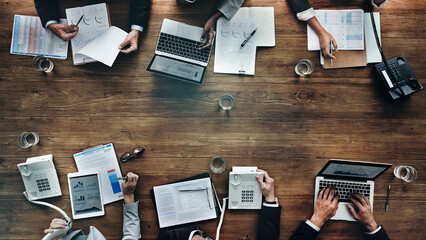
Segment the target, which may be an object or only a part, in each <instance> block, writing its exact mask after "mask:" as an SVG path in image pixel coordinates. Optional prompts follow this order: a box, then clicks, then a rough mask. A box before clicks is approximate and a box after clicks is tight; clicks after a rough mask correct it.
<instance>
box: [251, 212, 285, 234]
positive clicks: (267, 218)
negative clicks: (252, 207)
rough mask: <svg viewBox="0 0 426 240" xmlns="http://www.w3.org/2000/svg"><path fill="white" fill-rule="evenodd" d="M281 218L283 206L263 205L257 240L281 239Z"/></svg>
mask: <svg viewBox="0 0 426 240" xmlns="http://www.w3.org/2000/svg"><path fill="white" fill-rule="evenodd" d="M280 219H281V206H279V207H265V206H262V209H261V210H260V216H259V226H258V229H257V240H278V239H280Z"/></svg>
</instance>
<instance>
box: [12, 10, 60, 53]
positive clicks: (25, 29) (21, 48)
mask: <svg viewBox="0 0 426 240" xmlns="http://www.w3.org/2000/svg"><path fill="white" fill-rule="evenodd" d="M60 23H62V24H66V19H61V20H60ZM10 53H11V54H19V55H29V56H46V57H51V58H59V59H66V58H67V54H68V41H63V40H62V39H60V38H59V37H57V36H56V35H55V34H53V33H52V32H51V31H49V30H46V29H44V28H43V26H42V25H41V21H40V18H39V17H34V16H23V15H17V14H15V16H14V19H13V32H12V42H11V44H10Z"/></svg>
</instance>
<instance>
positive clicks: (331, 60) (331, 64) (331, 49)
mask: <svg viewBox="0 0 426 240" xmlns="http://www.w3.org/2000/svg"><path fill="white" fill-rule="evenodd" d="M330 54H331V55H333V42H332V41H331V40H330ZM330 66H333V59H332V58H330Z"/></svg>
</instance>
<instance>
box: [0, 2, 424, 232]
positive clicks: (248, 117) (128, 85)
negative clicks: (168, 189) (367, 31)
mask: <svg viewBox="0 0 426 240" xmlns="http://www.w3.org/2000/svg"><path fill="white" fill-rule="evenodd" d="M91 2H93V1H77V2H75V1H71V0H68V1H62V2H61V4H60V8H61V10H62V11H61V14H62V15H65V13H64V11H63V9H65V8H66V7H71V6H78V5H84V4H88V3H91ZM348 2H349V3H348ZM217 3H218V1H208V0H200V2H199V3H198V4H197V6H194V7H189V8H184V7H181V6H178V5H177V4H176V2H175V0H153V4H152V13H151V16H150V23H149V27H148V29H146V30H144V32H143V34H142V37H141V39H140V42H139V50H138V51H137V52H136V53H134V54H129V55H124V54H120V55H119V56H118V58H117V60H116V61H115V63H114V66H113V67H112V68H109V67H107V66H105V65H103V64H100V63H92V64H87V65H84V66H73V64H72V60H71V53H69V54H68V56H69V57H68V59H67V60H66V61H62V60H53V62H54V64H55V69H54V72H53V74H48V75H46V74H42V73H39V72H36V71H34V69H33V68H32V66H31V59H32V58H31V57H27V56H18V55H11V54H10V53H9V50H10V42H11V36H12V25H13V15H14V14H24V15H37V12H36V11H35V8H34V3H33V1H32V0H19V1H18V0H1V1H0V22H2V24H1V25H0V30H1V31H0V58H1V64H0V149H1V150H0V179H1V180H0V239H37V238H38V239H40V238H41V237H42V236H43V233H42V231H43V229H44V228H46V227H48V226H49V223H50V221H51V219H52V218H54V217H60V215H59V213H57V212H56V211H54V210H52V209H48V208H46V207H41V206H37V205H33V204H30V203H29V202H28V201H27V200H26V199H25V198H24V196H23V195H22V192H23V191H24V185H23V183H22V179H21V176H20V173H19V171H18V169H17V167H16V165H17V164H18V163H21V162H25V160H26V158H28V157H33V156H38V155H43V154H50V153H52V154H53V155H54V162H55V165H56V169H57V172H58V175H59V179H60V182H61V189H62V192H63V196H62V197H57V198H54V199H51V200H49V202H51V203H53V204H56V205H57V206H59V207H61V208H62V209H64V210H65V211H66V212H67V213H68V214H71V211H70V201H69V193H68V187H67V185H68V184H67V181H66V174H67V173H71V172H76V171H77V169H76V166H75V163H74V160H73V158H72V154H73V153H76V152H79V151H81V150H83V149H85V148H88V147H91V146H95V145H98V144H101V143H109V142H114V144H115V149H116V151H117V155H121V154H122V153H124V152H126V151H130V150H131V149H132V148H133V147H135V146H137V145H142V146H145V147H146V148H147V151H146V152H145V154H144V156H143V157H142V158H139V159H136V160H133V161H130V162H128V163H124V164H120V165H121V169H122V171H123V172H124V173H126V172H128V171H132V172H135V173H137V174H139V175H140V177H141V178H140V181H139V185H138V188H137V190H136V198H137V199H139V201H140V202H141V204H140V208H139V215H140V218H141V230H142V238H143V239H155V238H156V236H157V233H158V231H159V228H158V222H157V217H156V213H155V210H154V208H153V204H152V201H151V199H150V196H149V190H150V189H151V188H152V187H153V186H155V185H160V184H165V183H168V182H170V181H175V180H178V179H180V178H184V177H188V176H191V175H195V174H198V173H202V172H206V171H209V161H210V159H211V158H212V157H213V156H221V157H223V158H224V159H225V160H226V163H227V168H226V171H225V172H224V173H222V174H214V173H212V178H213V181H214V183H215V185H216V187H217V191H218V194H219V197H220V198H222V197H226V196H227V184H228V173H229V171H230V170H231V167H232V166H258V167H259V168H262V169H265V170H266V171H268V172H269V174H270V175H271V176H272V177H273V178H275V188H276V195H277V197H278V198H279V202H280V204H281V205H282V206H283V211H282V213H281V239H288V238H289V237H290V236H291V234H292V233H293V232H294V231H295V230H296V228H297V226H298V225H299V223H300V222H301V221H304V220H306V219H307V218H309V217H310V216H311V214H312V211H313V191H314V178H315V175H316V174H317V172H318V171H319V170H320V169H321V168H322V167H323V165H324V164H325V163H326V162H327V161H328V159H331V158H338V159H348V160H361V161H372V162H386V163H391V164H393V165H394V166H396V165H411V166H414V167H415V168H416V169H417V170H418V173H419V175H418V179H417V180H416V181H415V182H413V183H404V182H402V181H401V180H398V179H395V178H394V176H393V174H392V170H393V168H391V169H390V170H388V171H387V172H386V173H384V174H383V175H382V176H381V177H380V178H379V179H378V180H377V181H376V189H375V199H374V216H375V219H376V221H377V222H378V223H379V224H382V225H383V226H384V227H385V229H386V230H387V232H388V234H389V236H390V237H391V238H392V239H425V238H426V233H425V230H424V225H425V224H426V221H425V216H424V209H425V207H426V199H425V196H426V178H425V172H426V157H425V153H426V111H425V104H426V100H425V95H426V91H422V92H419V93H417V94H415V95H414V96H412V97H410V98H407V99H404V100H401V101H396V102H393V101H391V100H390V98H389V97H388V96H387V93H386V92H385V91H384V88H383V85H382V83H381V81H380V80H379V79H378V78H377V77H376V76H375V75H374V72H373V66H372V65H368V66H367V67H364V68H350V69H339V70H324V69H322V67H321V66H320V65H319V53H318V52H308V51H307V47H306V46H307V42H306V25H305V23H303V22H299V21H297V19H296V18H295V16H294V14H293V12H292V11H291V10H290V8H289V6H288V4H287V2H286V1H284V0H279V1H274V0H262V1H254V0H247V1H246V3H245V4H244V6H273V7H274V8H275V24H276V26H275V31H276V46H275V47H274V48H260V49H258V51H257V60H256V75H255V76H235V75H225V74H214V73H213V65H214V63H213V58H214V54H212V56H211V58H212V59H211V60H210V64H209V65H208V68H207V73H206V77H205V82H204V84H203V85H201V86H196V85H192V84H188V83H184V82H179V81H176V80H170V79H166V78H163V77H158V76H154V75H153V74H151V73H148V72H146V71H145V69H146V67H147V65H148V63H149V61H150V60H151V58H152V56H153V54H154V49H155V45H156V42H157V37H158V34H159V31H160V27H161V23H162V19H163V18H171V19H175V20H180V21H183V22H186V23H190V24H193V25H198V26H202V25H203V24H204V22H205V21H206V20H207V19H208V18H209V16H211V14H212V13H213V11H214V9H215V5H217ZM311 3H312V5H313V6H314V7H315V8H331V7H338V8H344V7H346V8H360V7H361V5H362V1H361V0H354V1H343V0H340V1H337V0H336V1H327V0H316V1H311ZM109 5H110V12H111V18H112V24H113V25H115V26H118V27H121V28H123V29H125V30H126V31H128V30H129V26H128V22H127V21H128V16H127V14H128V4H127V1H125V2H124V3H123V2H122V1H109ZM425 10H426V1H424V0H412V1H403V0H390V1H389V2H388V3H387V4H386V5H385V6H384V7H383V8H382V9H380V13H381V28H382V42H383V49H384V51H385V53H386V56H387V57H388V58H393V57H396V56H399V55H401V54H404V55H405V56H406V57H407V59H408V61H409V63H410V65H411V67H412V68H413V70H414V72H415V74H416V75H417V77H418V79H419V80H420V82H421V83H422V84H423V85H424V86H426V70H425V69H426V68H425V66H424V64H425V60H424V59H425V57H424V53H425V52H426V21H425V19H426V11H425ZM376 11H377V10H376ZM302 58H308V59H311V60H312V61H313V62H314V64H315V66H316V69H315V71H314V73H313V74H311V75H310V76H308V77H305V78H300V77H298V76H296V75H295V73H294V66H295V65H296V63H297V62H298V61H299V60H300V59H302ZM225 93H229V94H232V95H233V96H234V97H235V99H236V107H235V108H234V109H232V110H231V111H230V112H229V114H226V113H225V112H223V111H220V110H219V108H218V99H219V97H220V96H221V95H222V94H225ZM22 131H34V132H37V133H38V134H39V135H40V143H39V144H38V145H37V146H34V147H31V148H28V149H21V148H20V147H19V146H18V145H17V136H18V134H19V133H20V132H22ZM389 183H391V184H392V191H391V195H390V205H389V211H388V212H385V210H384V205H385V199H386V188H387V186H388V184H389ZM105 210H106V214H105V216H103V217H98V218H92V219H86V220H77V221H74V222H73V228H74V229H83V230H84V231H85V232H86V233H87V232H88V229H89V226H90V225H94V226H96V227H97V228H98V229H99V230H100V231H101V232H102V233H103V234H104V235H105V236H106V237H107V238H108V239H121V236H122V230H121V229H122V203H120V202H116V203H112V204H108V205H106V206H105ZM257 221H258V212H257V211H227V213H226V215H225V220H224V226H223V228H222V231H221V237H222V239H255V238H256V229H257ZM217 223H218V220H212V221H205V222H200V223H198V224H199V226H201V228H202V229H203V230H204V231H205V232H206V234H207V235H209V236H212V237H214V235H215V232H216V226H217ZM320 239H362V234H361V228H360V227H359V225H358V224H357V223H351V222H335V221H333V222H328V223H326V225H325V226H324V227H323V229H322V231H321V233H320Z"/></svg>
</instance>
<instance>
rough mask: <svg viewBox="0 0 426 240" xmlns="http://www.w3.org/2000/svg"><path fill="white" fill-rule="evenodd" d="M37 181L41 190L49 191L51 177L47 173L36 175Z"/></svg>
mask: <svg viewBox="0 0 426 240" xmlns="http://www.w3.org/2000/svg"><path fill="white" fill-rule="evenodd" d="M36 183H37V188H38V191H39V192H44V191H49V190H50V183H49V179H47V178H46V174H38V175H36Z"/></svg>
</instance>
